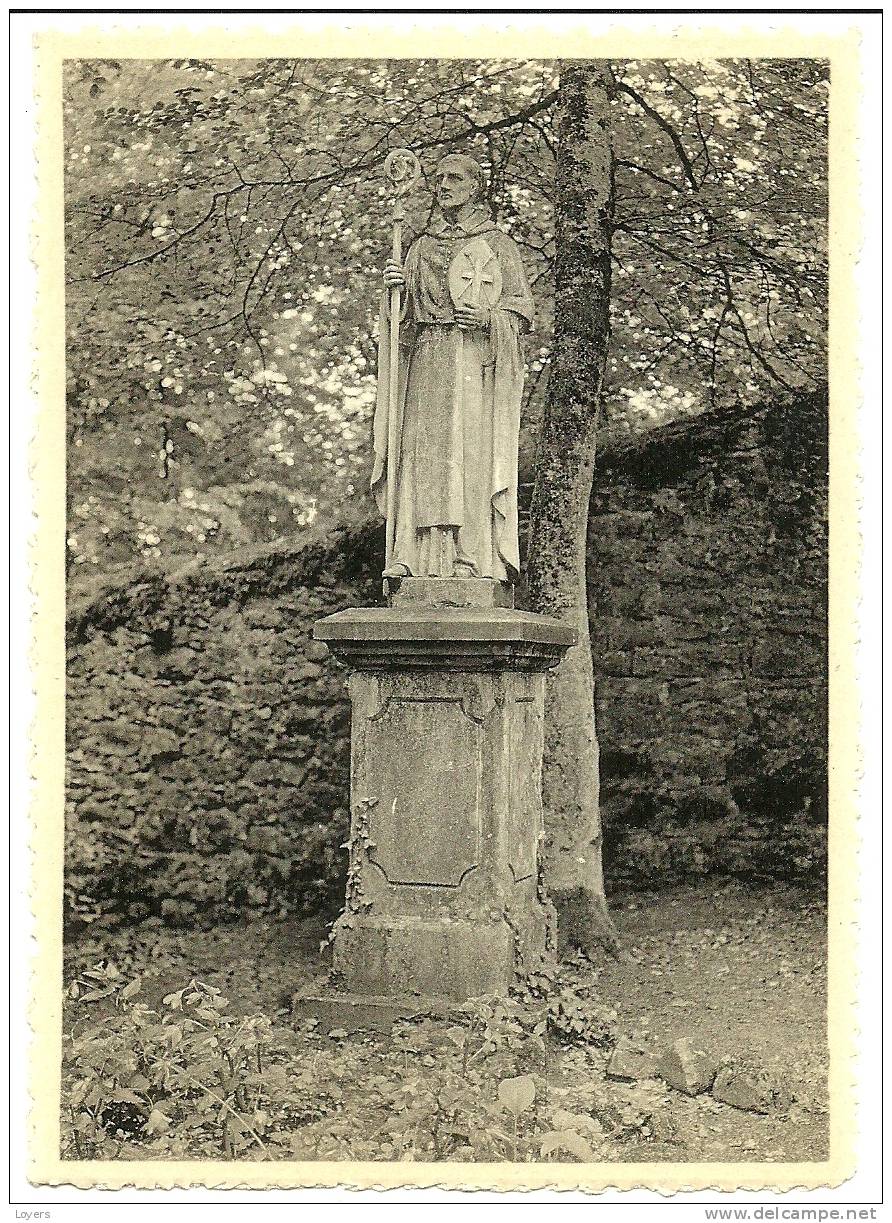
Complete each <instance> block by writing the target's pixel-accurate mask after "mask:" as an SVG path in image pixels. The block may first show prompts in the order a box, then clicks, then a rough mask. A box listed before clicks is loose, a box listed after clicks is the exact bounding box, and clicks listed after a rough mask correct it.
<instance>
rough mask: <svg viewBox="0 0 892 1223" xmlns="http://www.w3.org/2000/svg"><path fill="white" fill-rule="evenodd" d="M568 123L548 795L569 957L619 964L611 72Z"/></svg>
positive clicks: (561, 208)
mask: <svg viewBox="0 0 892 1223" xmlns="http://www.w3.org/2000/svg"><path fill="white" fill-rule="evenodd" d="M559 93H560V98H559V102H558V110H557V114H556V117H555V118H556V128H557V142H558V143H557V168H556V179H555V217H556V220H555V226H556V234H555V237H556V255H555V331H554V351H553V358H552V374H551V382H550V392H549V397H548V402H547V404H546V408H545V414H544V419H543V423H542V431H541V436H540V439H539V452H538V461H537V467H536V479H535V485H534V489H533V499H532V505H531V511H530V523H531V525H530V543H529V552H528V560H527V584H528V591H529V600H530V607H531V608H532V609H533V610H534V611H537V612H542V613H544V614H546V615H551V616H558V617H560V618H561V619H562V620H565V621H567V622H568V623H570V624H572V625H573V627H574V628H575V629H576V633H577V644H576V645H575V646H573V647H572V648H571V649H570V650H569V651H568V652H567V654H566V657H565V658H564V660H563V662H562V663H561V664H560V666H559V667H558V668H557V670H556V671H555V672H553V673H552V675H551V677H550V679H549V686H548V698H547V704H546V717H545V763H544V767H543V777H542V793H543V803H544V809H545V828H546V868H545V882H546V887H547V888H548V891H549V894H550V896H551V898H552V900H553V901H554V904H555V907H556V909H557V912H558V937H559V947H561V948H564V949H566V948H567V947H575V948H582V949H584V950H591V949H593V948H594V947H596V946H599V945H600V946H602V947H604V948H606V949H607V950H608V951H610V952H611V953H612V954H615V953H616V951H617V947H618V941H617V936H616V931H615V930H614V927H613V923H612V922H611V920H610V917H609V915H608V912H607V901H606V897H605V893H604V878H603V868H602V861H601V847H602V836H601V817H600V809H599V799H598V742H597V736H596V732H595V705H594V676H593V667H592V649H591V638H590V636H589V622H588V597H587V583H586V559H587V558H586V552H587V536H588V513H589V500H590V497H591V489H592V478H593V474H594V463H595V438H596V431H597V427H598V417H599V409H600V403H601V387H602V383H603V378H604V370H605V366H606V361H607V348H608V341H609V333H610V242H611V227H612V220H613V210H614V184H613V161H612V152H611V146H610V137H609V128H608V113H607V112H608V86H607V77H606V65H604V67H601V66H600V65H598V64H590V63H589V64H579V63H576V64H572V63H571V64H568V65H566V66H565V68H564V69H563V70H562V72H561V83H560V91H559Z"/></svg>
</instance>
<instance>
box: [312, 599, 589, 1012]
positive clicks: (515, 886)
mask: <svg viewBox="0 0 892 1223" xmlns="http://www.w3.org/2000/svg"><path fill="white" fill-rule="evenodd" d="M314 635H315V636H316V637H318V638H320V639H321V640H324V641H326V642H327V643H328V645H329V647H330V648H331V650H332V651H333V653H334V654H335V656H336V657H339V658H341V659H343V660H344V661H346V662H347V663H348V664H349V665H351V666H352V667H354V668H355V670H353V672H352V674H351V675H350V679H349V687H350V696H351V700H352V705H353V718H352V760H351V806H352V823H351V835H350V870H349V876H348V884H347V903H346V906H345V909H344V912H343V914H342V915H341V917H340V918H339V919H338V921H337V923H336V924H335V930H334V941H333V955H334V961H333V962H334V968H335V970H336V971H337V972H338V973H339V974H341V976H342V978H343V980H344V981H345V982H346V992H347V993H348V994H350V995H360V996H363V997H368V996H374V997H378V996H385V997H388V998H396V997H405V996H407V995H409V996H411V995H416V994H417V995H421V996H422V997H426V998H437V997H445V998H450V999H457V1000H463V999H466V998H469V997H474V996H477V995H480V994H488V993H504V992H506V991H507V989H508V987H509V986H510V984H511V982H512V980H513V978H514V974H515V972H516V971H517V969H518V968H519V967H521V966H522V965H523V964H531V963H534V962H536V961H537V960H538V959H539V958H540V957H541V956H542V955H543V954H544V953H545V952H546V951H547V949H548V948H549V946H550V930H551V925H552V920H553V917H552V911H551V907H550V905H548V903H547V901H546V900H545V898H544V893H543V891H542V889H541V886H540V880H539V861H540V855H541V841H542V802H541V787H540V777H541V767H542V720H543V711H544V700H545V671H546V670H547V669H548V668H549V667H552V666H554V665H556V663H557V662H558V661H559V660H560V658H561V656H562V655H563V653H564V651H565V649H566V648H567V646H568V645H570V644H571V643H572V641H573V633H572V630H571V629H569V628H568V626H567V625H565V624H562V623H561V622H559V621H555V620H550V619H548V618H547V617H544V616H535V615H532V614H531V613H529V612H518V611H513V610H511V609H509V608H495V607H494V608H483V607H479V606H476V607H437V608H431V607H418V606H415V605H411V606H402V607H393V608H390V609H381V610H371V609H357V610H351V611H347V612H339V613H338V614H337V615H335V616H329V617H327V618H326V619H325V620H322V621H320V622H319V623H318V624H317V625H316V627H315V629H314Z"/></svg>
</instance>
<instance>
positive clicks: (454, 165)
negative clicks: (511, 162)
mask: <svg viewBox="0 0 892 1223" xmlns="http://www.w3.org/2000/svg"><path fill="white" fill-rule="evenodd" d="M434 182H435V183H436V196H437V203H438V204H439V205H440V207H441V208H450V209H452V208H461V206H462V205H463V204H469V203H476V201H477V200H480V199H482V198H483V192H484V190H485V189H486V175H485V173H484V171H483V166H481V165H480V163H479V162H478V161H475V160H474V158H473V157H468V156H467V155H466V154H465V153H448V154H447V155H446V156H445V157H444V158H442V159H441V161H440V162H439V163H438V165H437V168H436V170H435V171H434Z"/></svg>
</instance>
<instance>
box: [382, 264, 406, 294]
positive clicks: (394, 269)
mask: <svg viewBox="0 0 892 1223" xmlns="http://www.w3.org/2000/svg"><path fill="white" fill-rule="evenodd" d="M405 283H406V278H405V276H404V275H403V269H402V268H401V267H400V265H399V264H398V263H395V262H394V261H393V260H392V259H391V261H390V262H389V263H386V264H385V265H384V284H385V285H386V287H387V288H388V289H402V288H403V286H404V285H405Z"/></svg>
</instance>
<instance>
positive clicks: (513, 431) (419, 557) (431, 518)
mask: <svg viewBox="0 0 892 1223" xmlns="http://www.w3.org/2000/svg"><path fill="white" fill-rule="evenodd" d="M435 181H436V200H437V204H438V206H439V212H440V216H439V218H438V219H437V221H436V222H435V223H434V224H432V225H431V226H430V227H429V228H428V229H427V231H426V232H425V233H423V234H421V236H420V237H419V238H417V239H416V240H415V241H414V242H413V243H412V245H411V246H410V248H409V252H408V255H407V257H406V261H405V266H403V267H401V266H400V263H399V262H398V261H397V260H395V259H391V261H390V262H389V263H388V264H387V266H386V268H385V271H384V284H385V286H386V287H387V289H388V290H389V291H390V294H391V298H390V300H385V303H384V307H383V309H382V324H381V338H380V342H379V353H378V404H377V409H376V412H375V426H374V442H375V465H374V470H373V473H372V489H373V491H374V493H375V495H376V498H377V501H378V506H379V509H380V510H381V512H382V514H384V515H385V516H386V517H387V519H388V542H389V543H391V541H392V544H391V546H390V547H389V548H388V558H387V563H386V568H385V571H384V576H385V577H393V578H399V577H408V576H412V577H459V578H463V577H491V578H496V579H499V580H502V581H512V582H513V581H515V580H516V578H517V575H518V571H519V568H520V558H519V554H518V543H517V442H518V433H519V428H520V402H521V396H522V393H523V376H524V371H523V358H522V355H521V347H520V337H521V335H522V333H523V332H524V331H526V330H528V329H529V326H530V324H531V322H532V318H533V298H532V294H531V292H530V287H529V284H528V282H527V278H526V274H525V272H524V269H523V264H522V263H521V259H520V254H519V252H518V250H517V247H516V246H515V244H514V242H512V240H511V239H510V238H509V237H508V236H507V235H506V234H504V233H503V232H502V231H501V230H500V229H498V228H497V226H496V225H495V223H494V222H493V220H492V219H491V217H490V216H489V213H488V212H487V210H486V209H485V208H484V207H482V205H481V203H480V201H481V199H482V197H483V193H484V187H485V178H484V173H483V169H482V167H481V166H480V165H479V164H478V163H477V162H476V161H474V160H473V158H471V157H466V156H464V155H460V154H450V155H449V156H447V157H444V158H443V160H442V161H441V162H440V163H439V165H438V166H437V169H436V174H435ZM394 290H399V291H400V293H401V295H402V299H401V300H400V299H398V298H397V295H396V293H394ZM397 300H399V306H398V307H397V310H396V311H395V310H394V308H393V306H394V304H395V301H397ZM394 341H396V342H394ZM392 352H393V353H394V354H395V358H396V369H394V368H393V366H394V362H393V359H392V357H391V353H392Z"/></svg>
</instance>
